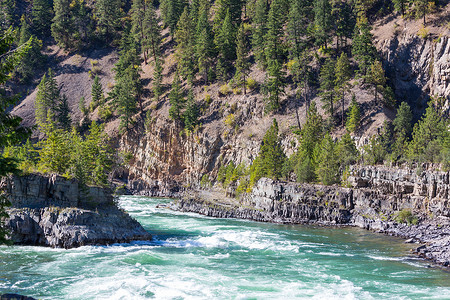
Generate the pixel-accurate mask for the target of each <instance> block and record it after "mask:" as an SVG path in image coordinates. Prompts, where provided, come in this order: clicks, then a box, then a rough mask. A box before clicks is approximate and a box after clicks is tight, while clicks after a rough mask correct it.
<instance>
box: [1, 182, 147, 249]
mask: <svg viewBox="0 0 450 300" xmlns="http://www.w3.org/2000/svg"><path fill="white" fill-rule="evenodd" d="M2 185H3V188H4V190H5V191H6V194H7V196H8V198H9V200H10V202H11V204H12V206H11V208H9V209H8V210H7V211H8V214H9V217H8V218H7V219H6V220H5V223H6V225H7V226H8V227H9V228H10V229H11V236H10V237H11V240H12V241H13V242H14V243H15V244H21V245H39V246H50V247H63V248H72V247H78V246H83V245H97V244H102V245H105V244H111V243H119V242H129V241H132V240H148V239H151V236H150V234H148V233H147V232H146V231H145V229H144V228H143V227H142V226H141V225H140V224H139V223H138V222H137V221H136V220H134V219H132V218H131V217H130V216H129V215H128V214H127V213H125V212H124V211H122V210H120V209H119V208H118V207H117V206H116V205H115V203H114V199H113V196H112V194H111V192H110V191H108V190H107V189H103V188H99V187H84V188H82V187H80V186H79V184H78V182H77V181H76V180H67V179H65V178H63V177H60V176H56V175H54V176H51V177H45V176H41V175H36V174H32V175H28V176H22V177H18V176H13V177H10V178H8V179H7V180H4V181H3V182H2Z"/></svg>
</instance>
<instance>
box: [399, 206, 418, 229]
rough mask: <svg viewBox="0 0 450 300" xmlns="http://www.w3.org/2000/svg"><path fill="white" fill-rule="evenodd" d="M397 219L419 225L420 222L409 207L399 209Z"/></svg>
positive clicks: (400, 221)
mask: <svg viewBox="0 0 450 300" xmlns="http://www.w3.org/2000/svg"><path fill="white" fill-rule="evenodd" d="M395 220H396V221H397V222H398V223H408V225H417V223H418V222H419V219H418V218H417V217H416V216H414V215H413V213H412V212H411V210H409V209H402V210H401V211H399V212H398V214H397V217H396V218H395Z"/></svg>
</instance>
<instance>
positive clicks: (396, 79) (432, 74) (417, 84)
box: [378, 33, 450, 114]
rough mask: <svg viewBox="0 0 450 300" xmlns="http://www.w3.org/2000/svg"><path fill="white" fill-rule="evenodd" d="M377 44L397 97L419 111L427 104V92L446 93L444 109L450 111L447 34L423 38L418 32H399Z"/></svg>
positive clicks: (449, 48) (431, 93)
mask: <svg viewBox="0 0 450 300" xmlns="http://www.w3.org/2000/svg"><path fill="white" fill-rule="evenodd" d="M378 47H379V49H380V52H381V55H382V57H383V59H384V66H385V68H386V75H387V76H388V77H389V78H390V79H391V80H392V82H393V85H394V87H395V93H396V95H397V98H398V99H397V100H399V101H400V102H401V101H407V102H408V103H409V104H410V105H411V107H413V109H414V108H415V110H416V111H415V112H416V114H419V113H421V112H423V110H424V109H425V108H426V107H427V101H428V100H429V96H428V95H432V96H437V97H443V99H444V103H442V109H443V112H444V113H449V112H450V102H449V101H450V64H449V61H450V39H449V36H448V35H446V34H443V35H442V36H439V37H437V38H435V39H433V38H425V39H424V38H421V37H419V36H418V35H417V34H410V33H406V34H399V35H396V36H394V37H392V38H389V39H386V40H382V41H380V42H379V45H378Z"/></svg>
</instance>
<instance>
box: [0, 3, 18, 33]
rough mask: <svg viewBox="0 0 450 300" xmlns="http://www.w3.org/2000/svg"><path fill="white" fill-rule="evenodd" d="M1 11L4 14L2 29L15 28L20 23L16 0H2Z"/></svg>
mask: <svg viewBox="0 0 450 300" xmlns="http://www.w3.org/2000/svg"><path fill="white" fill-rule="evenodd" d="M0 12H1V15H2V16H1V20H2V22H1V23H2V24H1V25H0V29H2V30H6V29H8V28H9V27H13V28H15V27H16V26H17V25H18V24H19V22H18V21H19V19H20V15H19V12H18V5H17V1H16V0H0Z"/></svg>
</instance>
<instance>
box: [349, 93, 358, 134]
mask: <svg viewBox="0 0 450 300" xmlns="http://www.w3.org/2000/svg"><path fill="white" fill-rule="evenodd" d="M360 120H361V113H360V109H359V104H358V102H356V97H355V95H354V94H353V97H352V103H351V104H350V111H349V114H348V119H347V124H346V127H347V131H348V132H355V131H356V130H358V127H359V122H360Z"/></svg>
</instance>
